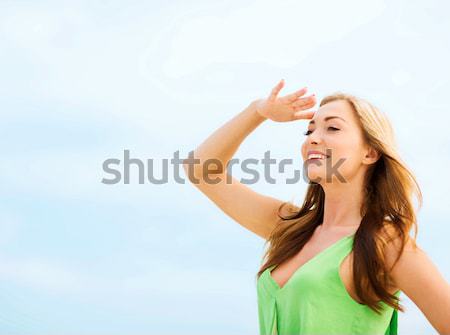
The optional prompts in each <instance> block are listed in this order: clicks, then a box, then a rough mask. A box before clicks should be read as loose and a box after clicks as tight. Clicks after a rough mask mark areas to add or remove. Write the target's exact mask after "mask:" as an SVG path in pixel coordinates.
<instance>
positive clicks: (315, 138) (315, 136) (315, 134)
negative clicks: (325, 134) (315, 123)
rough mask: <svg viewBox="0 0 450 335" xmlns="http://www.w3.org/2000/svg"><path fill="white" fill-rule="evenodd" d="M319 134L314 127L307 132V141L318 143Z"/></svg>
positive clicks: (319, 139)
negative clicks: (309, 132)
mask: <svg viewBox="0 0 450 335" xmlns="http://www.w3.org/2000/svg"><path fill="white" fill-rule="evenodd" d="M321 136H322V135H321V134H320V132H319V131H318V129H315V130H314V131H313V132H312V133H311V134H309V137H308V141H309V144H318V143H320V142H321V140H322V139H321Z"/></svg>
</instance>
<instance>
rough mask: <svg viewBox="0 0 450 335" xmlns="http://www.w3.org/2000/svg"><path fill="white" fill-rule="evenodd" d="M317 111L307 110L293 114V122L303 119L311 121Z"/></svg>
mask: <svg viewBox="0 0 450 335" xmlns="http://www.w3.org/2000/svg"><path fill="white" fill-rule="evenodd" d="M316 112H317V110H309V111H298V112H295V113H294V114H293V119H294V120H303V119H305V120H306V119H311V118H312V117H313V116H314V114H315V113H316Z"/></svg>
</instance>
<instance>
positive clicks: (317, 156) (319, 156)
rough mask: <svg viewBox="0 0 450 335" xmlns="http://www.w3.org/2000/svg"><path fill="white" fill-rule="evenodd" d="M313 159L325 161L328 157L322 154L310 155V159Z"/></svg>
mask: <svg viewBox="0 0 450 335" xmlns="http://www.w3.org/2000/svg"><path fill="white" fill-rule="evenodd" d="M313 158H319V159H325V158H327V156H325V155H321V154H310V155H309V156H308V159H313Z"/></svg>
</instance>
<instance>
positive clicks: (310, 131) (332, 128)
mask: <svg viewBox="0 0 450 335" xmlns="http://www.w3.org/2000/svg"><path fill="white" fill-rule="evenodd" d="M328 129H331V130H332V131H338V130H340V129H338V128H335V127H328ZM312 132H313V130H307V131H305V132H304V133H303V135H305V136H307V135H309V134H311V133H312Z"/></svg>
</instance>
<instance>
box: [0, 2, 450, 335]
mask: <svg viewBox="0 0 450 335" xmlns="http://www.w3.org/2000/svg"><path fill="white" fill-rule="evenodd" d="M448 10H449V8H448V4H446V3H444V2H442V1H441V2H439V1H428V2H427V3H423V2H418V1H390V2H387V1H367V2H360V1H356V0H345V1H341V2H339V3H338V2H335V1H324V0H320V1H314V2H305V1H220V2H206V1H189V2H181V1H172V2H157V1H149V2H144V1H128V2H127V3H126V4H124V2H120V1H115V0H114V1H106V0H103V1H71V2H70V3H69V2H58V1H39V2H31V1H0V41H1V43H0V57H1V61H0V73H1V76H0V89H1V92H2V94H1V95H0V113H1V117H2V122H1V123H0V138H1V143H2V156H1V161H2V162H1V165H0V166H1V174H0V178H1V185H2V187H1V189H0V196H1V201H0V300H1V304H0V334H30V335H31V334H33V335H35V334H36V335H38V334H39V335H40V334H124V333H127V334H159V335H163V334H257V332H258V328H257V305H256V287H255V281H254V279H255V274H256V272H257V270H258V268H259V265H260V259H261V257H262V253H263V247H264V246H263V242H264V241H263V240H262V239H261V238H259V237H257V236H255V235H254V234H252V233H250V232H249V231H247V230H245V229H244V228H243V227H241V226H240V225H238V224H237V223H236V222H234V221H233V220H232V219H231V218H229V217H227V216H226V215H225V214H224V213H223V212H221V211H220V209H218V208H217V207H215V205H214V204H213V203H212V202H211V201H210V200H208V199H207V198H206V197H205V196H204V195H203V194H201V193H200V192H199V191H198V190H196V189H195V187H194V186H193V185H190V184H179V183H176V182H175V181H174V180H173V179H171V180H169V182H168V183H166V184H163V185H155V184H150V183H148V182H147V183H144V184H138V183H137V179H136V178H135V179H134V182H132V183H131V184H130V185H124V184H123V183H119V184H116V185H105V184H102V183H101V179H102V178H103V177H106V176H105V173H104V172H103V170H102V163H103V161H104V160H106V159H108V158H118V159H123V154H124V150H130V153H131V156H132V157H136V158H141V159H143V160H146V159H154V161H155V164H156V171H158V164H159V166H160V164H161V160H162V159H164V158H167V159H170V158H172V156H173V154H174V152H176V151H179V152H180V155H181V156H186V155H187V154H188V152H189V151H190V150H192V149H194V148H195V147H196V146H197V145H199V144H200V143H201V142H202V141H203V140H204V139H205V138H206V137H207V136H208V135H209V134H210V133H211V132H212V131H213V130H215V129H216V128H218V127H220V126H221V125H222V124H223V123H225V122H226V121H227V120H229V119H230V118H232V117H233V116H234V115H236V114H237V113H239V112H240V111H242V110H243V109H244V108H245V107H246V106H247V105H248V104H249V103H250V102H251V101H252V100H254V99H256V98H259V97H265V96H266V95H267V94H268V93H269V91H270V90H271V88H272V87H273V86H274V85H275V84H276V83H277V82H278V81H279V80H280V79H281V78H284V79H285V81H286V86H285V88H284V89H283V91H282V94H283V93H284V94H287V93H290V92H293V91H294V90H297V89H299V88H301V87H303V86H308V87H309V92H311V93H316V95H317V98H318V99H319V100H320V99H321V98H322V97H324V96H325V95H327V94H329V93H332V92H334V91H337V90H341V91H345V92H349V93H352V94H355V95H359V96H361V97H364V98H367V99H368V100H370V101H371V102H373V103H374V104H375V105H376V106H378V107H379V108H380V109H382V110H383V111H384V112H385V113H386V114H387V115H388V116H389V118H390V119H391V121H392V123H393V126H394V129H395V131H396V136H397V140H398V143H399V147H400V151H401V154H402V157H403V158H404V159H405V161H406V162H407V163H408V165H409V166H410V167H411V168H412V170H413V171H414V173H415V174H416V176H417V178H418V181H419V183H420V185H421V187H422V190H423V194H424V206H423V208H422V210H421V211H420V214H419V218H420V221H419V235H418V243H419V244H420V245H421V246H422V248H423V249H424V250H425V251H427V253H428V255H429V256H430V257H431V259H432V260H433V261H434V262H435V264H436V266H437V267H438V268H439V270H440V271H441V273H442V274H443V275H444V276H445V277H446V279H447V280H449V279H450V261H449V259H448V257H446V256H447V255H448V254H449V248H448V242H447V241H448V234H449V233H450V228H449V221H448V217H450V210H449V206H448V203H449V201H448V200H449V197H448V190H449V189H450V182H449V180H448V179H447V178H446V177H447V172H448V167H449V162H450V155H449V153H450V152H449V151H450V150H449V147H450V146H449V145H450V136H449V135H448V123H449V121H450V118H449V116H448V106H447V105H448V103H447V95H448V92H449V90H450V84H449V79H448V78H449V75H450V73H449V67H448V59H449V58H450V50H449V47H448V43H447V41H448V40H449V37H450V36H449V35H450V23H449V21H448V20H447V19H446V17H444V15H446V14H445V13H448ZM305 128H306V122H304V121H298V122H290V123H274V122H265V123H264V124H262V125H261V126H260V127H259V128H258V129H256V130H255V132H254V133H252V134H251V135H250V136H249V137H248V138H247V139H246V141H245V142H244V143H243V144H242V145H241V147H240V148H239V150H238V152H237V153H236V156H235V157H237V158H241V159H242V158H244V157H254V158H258V159H261V158H262V157H263V153H264V152H265V151H267V150H270V151H271V153H272V155H273V156H275V157H277V158H285V157H290V158H293V159H296V160H297V161H298V160H299V159H300V151H299V150H300V145H301V142H302V141H303V140H304V138H303V136H302V132H303V131H304V130H305ZM236 174H237V175H238V176H239V171H237V172H236ZM273 175H274V176H276V175H277V174H275V173H274V174H273ZM251 187H252V188H253V189H254V190H256V191H258V192H261V193H264V194H267V195H271V196H274V197H278V198H280V199H284V200H291V199H292V198H295V201H300V200H301V199H302V196H303V194H304V190H305V187H306V186H305V183H304V182H303V181H301V182H300V183H297V184H294V185H287V184H284V183H277V184H269V183H266V182H264V180H261V181H260V182H259V183H257V184H254V185H251ZM402 297H403V298H404V300H403V303H404V305H405V306H406V308H407V312H406V313H405V314H400V316H399V318H400V319H399V328H400V333H404V334H424V333H426V334H432V333H433V329H432V327H431V325H430V324H429V322H428V321H427V320H426V319H425V317H424V316H423V314H422V313H421V312H420V310H419V309H418V308H417V307H416V306H415V305H414V304H413V303H412V302H411V301H410V300H409V299H408V298H407V297H406V296H405V295H402Z"/></svg>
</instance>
